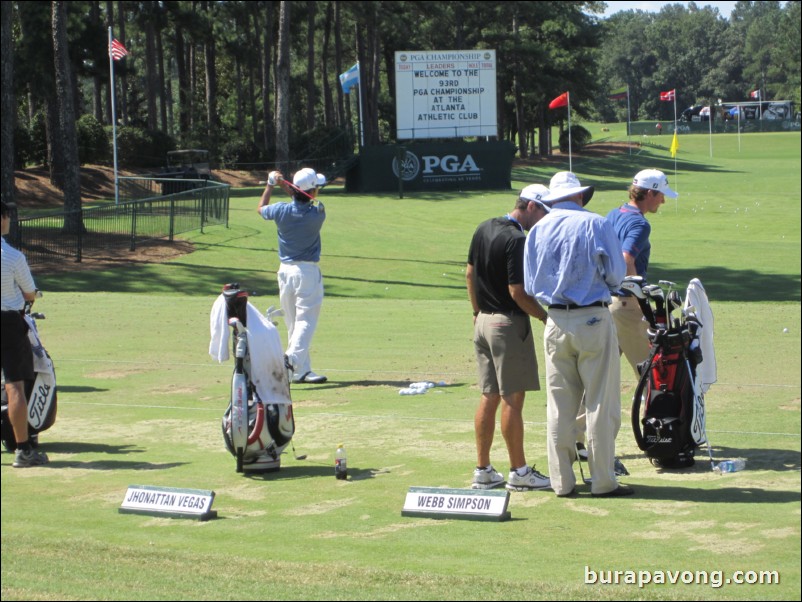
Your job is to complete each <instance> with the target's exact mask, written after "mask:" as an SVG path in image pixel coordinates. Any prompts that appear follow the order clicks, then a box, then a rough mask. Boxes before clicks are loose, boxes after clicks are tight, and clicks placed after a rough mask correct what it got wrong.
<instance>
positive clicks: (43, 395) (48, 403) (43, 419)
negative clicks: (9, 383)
mask: <svg viewBox="0 0 802 602" xmlns="http://www.w3.org/2000/svg"><path fill="white" fill-rule="evenodd" d="M24 317H25V321H26V322H27V324H28V341H29V342H30V344H31V349H32V351H33V369H34V378H33V380H28V381H25V397H26V399H27V400H28V440H29V441H30V442H31V445H32V446H34V447H38V445H39V433H41V432H42V431H46V430H47V429H49V428H50V427H51V426H53V424H54V423H55V422H56V411H57V409H58V395H57V393H56V371H55V368H54V367H53V361H52V360H51V359H50V355H49V354H48V353H47V351H46V350H45V348H44V346H43V345H42V341H41V339H40V338H39V331H38V330H37V328H36V320H37V319H39V320H43V319H44V318H45V316H44V314H41V313H31V311H30V305H28V306H26V308H25V316H24ZM5 382H6V379H5V374H4V375H3V377H2V384H3V386H2V412H0V415H1V416H2V419H0V426H2V429H0V430H2V441H3V447H5V449H6V450H7V451H10V452H13V451H14V450H16V449H17V442H16V440H15V438H14V430H13V429H12V427H11V421H10V420H9V419H8V399H7V396H6V387H5Z"/></svg>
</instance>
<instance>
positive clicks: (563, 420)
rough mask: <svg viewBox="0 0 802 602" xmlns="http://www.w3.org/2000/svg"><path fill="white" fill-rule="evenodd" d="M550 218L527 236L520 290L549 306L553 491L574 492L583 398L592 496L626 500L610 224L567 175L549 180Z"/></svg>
mask: <svg viewBox="0 0 802 602" xmlns="http://www.w3.org/2000/svg"><path fill="white" fill-rule="evenodd" d="M549 190H550V191H551V194H550V195H549V196H547V197H546V198H545V199H544V201H545V202H546V203H547V204H549V205H550V206H551V209H552V210H551V212H550V213H549V214H548V215H547V216H546V217H544V218H543V219H542V220H540V222H538V224H537V225H536V226H535V227H534V228H533V229H532V230H531V231H530V232H529V235H528V236H527V240H526V247H525V251H524V289H525V290H526V292H527V293H529V294H530V295H532V296H533V297H535V298H536V299H537V300H538V301H539V302H540V304H541V305H543V306H544V307H548V313H549V317H548V321H547V323H546V328H545V331H544V333H543V339H544V344H545V356H546V393H547V442H546V446H547V451H548V458H549V474H550V477H551V484H552V488H553V489H554V491H555V493H556V494H557V495H558V496H560V497H567V496H573V495H575V494H576V489H575V486H576V476H575V475H574V471H573V467H572V465H573V462H574V460H575V459H576V417H577V412H578V410H579V406H580V403H581V402H582V397H583V394H584V395H585V404H586V407H587V446H588V464H589V467H590V471H591V474H592V475H593V480H592V483H591V492H592V494H593V496H594V497H618V496H622V495H630V494H631V493H632V489H631V488H629V487H627V486H625V485H619V484H618V481H617V480H616V478H615V471H614V460H615V438H616V435H617V434H618V429H619V427H620V426H621V401H620V388H621V362H620V358H619V355H618V338H617V336H616V330H615V324H614V323H613V320H612V317H611V316H610V313H609V312H608V311H607V306H608V305H609V303H610V300H611V291H616V290H618V289H619V288H620V285H621V282H622V281H623V279H624V276H625V275H626V263H625V262H624V258H623V255H622V253H621V244H620V242H619V240H618V237H617V236H616V233H615V230H614V229H613V227H612V225H611V224H610V223H608V222H607V221H606V220H605V219H604V218H603V217H601V216H600V215H597V214H595V213H591V212H590V211H587V210H586V209H584V206H585V205H586V204H587V202H588V201H589V200H590V198H591V196H592V195H593V187H592V186H582V185H581V184H580V182H579V180H578V179H577V177H576V176H575V175H574V174H573V173H571V172H565V171H564V172H559V173H557V174H555V175H554V177H553V178H552V179H551V184H550V186H549Z"/></svg>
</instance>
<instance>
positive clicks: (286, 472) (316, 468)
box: [244, 462, 389, 483]
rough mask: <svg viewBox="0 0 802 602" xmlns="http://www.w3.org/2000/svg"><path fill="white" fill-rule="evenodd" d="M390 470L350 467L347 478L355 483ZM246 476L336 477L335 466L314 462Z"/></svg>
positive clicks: (270, 478)
mask: <svg viewBox="0 0 802 602" xmlns="http://www.w3.org/2000/svg"><path fill="white" fill-rule="evenodd" d="M386 472H389V471H388V470H386V469H377V468H349V469H348V479H346V483H354V482H359V481H364V480H366V479H373V478H375V477H376V475H378V474H383V473H386ZM244 476H245V477H247V478H249V479H253V480H254V481H289V480H294V479H309V478H318V477H324V478H327V479H331V480H332V481H334V480H335V477H334V466H333V465H332V466H329V465H328V464H327V465H325V466H323V465H320V464H312V463H309V462H307V463H305V464H304V463H301V464H290V465H288V466H282V467H281V469H280V470H277V471H275V472H262V473H260V472H255V473H244Z"/></svg>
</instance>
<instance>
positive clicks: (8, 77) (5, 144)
mask: <svg viewBox="0 0 802 602" xmlns="http://www.w3.org/2000/svg"><path fill="white" fill-rule="evenodd" d="M0 8H1V9H2V29H1V30H0V31H1V32H2V33H0V40H1V42H0V61H2V63H3V75H2V82H1V83H0V95H2V114H3V115H6V117H5V118H4V119H2V121H0V129H1V130H2V134H1V135H0V138H1V139H2V146H0V148H2V151H0V165H1V166H0V174H2V178H1V179H0V194H2V195H3V201H5V202H6V203H13V202H14V121H15V119H14V116H15V115H16V113H17V111H16V106H15V104H14V52H13V44H12V40H11V18H12V11H13V10H14V9H13V5H12V4H11V2H3V3H2V6H0Z"/></svg>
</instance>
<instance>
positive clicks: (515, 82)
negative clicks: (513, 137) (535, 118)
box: [512, 15, 529, 159]
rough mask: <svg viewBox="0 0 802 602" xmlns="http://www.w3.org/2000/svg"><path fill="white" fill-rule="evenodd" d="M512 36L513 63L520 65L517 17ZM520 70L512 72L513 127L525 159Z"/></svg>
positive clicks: (521, 153)
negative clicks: (513, 98) (513, 43)
mask: <svg viewBox="0 0 802 602" xmlns="http://www.w3.org/2000/svg"><path fill="white" fill-rule="evenodd" d="M512 35H513V40H514V42H515V56H514V58H513V61H514V63H515V65H520V63H521V58H522V57H521V55H520V54H519V48H520V46H519V42H520V34H519V31H518V17H517V15H516V16H513V18H512ZM519 72H520V68H516V69H514V70H513V73H514V75H513V77H512V86H513V90H514V95H515V126H516V129H517V130H518V150H519V154H520V157H521V159H526V158H527V157H528V155H529V153H528V151H527V148H526V143H527V140H526V123H525V120H524V100H523V86H522V85H521V76H520V75H519Z"/></svg>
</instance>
